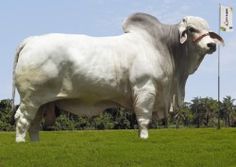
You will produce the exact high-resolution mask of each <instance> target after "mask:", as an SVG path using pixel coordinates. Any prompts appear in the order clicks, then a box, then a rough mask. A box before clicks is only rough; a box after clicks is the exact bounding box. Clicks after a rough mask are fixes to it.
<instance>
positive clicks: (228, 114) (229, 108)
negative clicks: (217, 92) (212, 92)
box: [222, 96, 235, 127]
mask: <svg viewBox="0 0 236 167" xmlns="http://www.w3.org/2000/svg"><path fill="white" fill-rule="evenodd" d="M234 101H235V99H232V98H231V96H226V97H224V98H223V104H222V112H223V118H224V120H225V126H228V127H230V126H231V122H232V121H233V114H234V112H235V109H234Z"/></svg>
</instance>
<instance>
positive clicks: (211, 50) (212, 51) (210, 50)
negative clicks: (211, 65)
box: [207, 48, 216, 54]
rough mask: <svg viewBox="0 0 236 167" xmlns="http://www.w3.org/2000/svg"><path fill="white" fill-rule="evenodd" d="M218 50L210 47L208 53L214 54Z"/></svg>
mask: <svg viewBox="0 0 236 167" xmlns="http://www.w3.org/2000/svg"><path fill="white" fill-rule="evenodd" d="M215 51H216V48H211V49H208V51H207V54H212V53H214V52H215Z"/></svg>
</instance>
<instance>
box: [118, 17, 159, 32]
mask: <svg viewBox="0 0 236 167" xmlns="http://www.w3.org/2000/svg"><path fill="white" fill-rule="evenodd" d="M160 24H161V23H160V21H159V20H158V19H157V18H156V17H154V16H152V15H149V14H146V13H135V14H133V15H131V16H129V17H128V18H126V19H125V20H124V22H123V24H122V27H123V31H124V32H125V33H127V32H130V31H132V30H133V29H136V28H138V29H143V30H146V31H149V30H150V28H151V27H153V26H158V25H160Z"/></svg>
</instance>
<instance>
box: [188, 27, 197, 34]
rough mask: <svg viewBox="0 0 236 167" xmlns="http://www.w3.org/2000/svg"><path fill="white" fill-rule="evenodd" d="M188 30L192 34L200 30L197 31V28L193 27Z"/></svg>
mask: <svg viewBox="0 0 236 167" xmlns="http://www.w3.org/2000/svg"><path fill="white" fill-rule="evenodd" d="M188 30H189V32H191V33H195V32H198V30H197V29H195V28H193V27H189V28H188Z"/></svg>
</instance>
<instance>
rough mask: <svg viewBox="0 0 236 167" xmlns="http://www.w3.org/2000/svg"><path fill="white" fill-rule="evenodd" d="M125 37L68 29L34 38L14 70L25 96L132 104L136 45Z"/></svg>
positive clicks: (27, 44) (47, 99)
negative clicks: (131, 73) (131, 71)
mask: <svg viewBox="0 0 236 167" xmlns="http://www.w3.org/2000/svg"><path fill="white" fill-rule="evenodd" d="M125 38H127V37H125V35H123V36H117V37H105V38H92V37H87V36H82V35H63V34H51V35H45V36H39V37H34V38H31V39H30V40H29V41H28V42H27V43H26V45H25V46H24V48H23V49H22V51H21V53H20V56H19V60H18V63H17V67H16V71H15V79H16V85H17V89H18V91H19V94H20V96H21V99H24V96H27V97H28V98H30V97H32V96H34V98H35V97H36V96H37V98H41V99H44V100H43V101H45V102H48V101H53V100H57V99H62V98H68V99H69V98H73V99H74V98H76V99H81V100H82V101H94V102H96V103H97V101H104V100H110V101H116V102H118V103H122V105H123V104H124V105H125V104H126V103H129V102H128V101H129V97H130V96H129V95H130V87H129V86H130V83H129V69H130V66H131V64H132V60H133V59H134V57H135V54H134V52H135V51H134V50H135V49H132V47H134V46H132V45H130V44H128V43H127V42H126V41H127V40H125ZM127 47H128V48H129V50H128V51H127ZM132 52H133V53H132Z"/></svg>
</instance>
